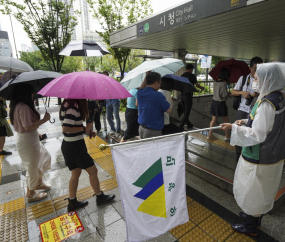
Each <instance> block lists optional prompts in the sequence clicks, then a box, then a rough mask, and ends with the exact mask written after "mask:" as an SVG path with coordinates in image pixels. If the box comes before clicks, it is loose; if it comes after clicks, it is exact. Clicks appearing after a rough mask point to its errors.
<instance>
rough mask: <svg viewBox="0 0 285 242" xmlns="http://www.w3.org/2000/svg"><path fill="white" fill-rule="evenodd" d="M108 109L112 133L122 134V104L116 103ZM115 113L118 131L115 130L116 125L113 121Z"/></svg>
mask: <svg viewBox="0 0 285 242" xmlns="http://www.w3.org/2000/svg"><path fill="white" fill-rule="evenodd" d="M106 109H107V120H108V123H109V125H110V127H111V130H112V131H115V132H117V133H121V119H120V115H119V111H120V102H116V103H114V104H109V105H108V107H107V108H106ZM113 112H114V116H115V119H116V125H117V129H115V124H114V121H113V115H112V114H113Z"/></svg>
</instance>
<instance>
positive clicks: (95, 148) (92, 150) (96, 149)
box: [88, 146, 102, 154]
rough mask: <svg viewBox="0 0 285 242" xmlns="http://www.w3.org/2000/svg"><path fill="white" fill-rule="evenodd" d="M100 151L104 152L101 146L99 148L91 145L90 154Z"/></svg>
mask: <svg viewBox="0 0 285 242" xmlns="http://www.w3.org/2000/svg"><path fill="white" fill-rule="evenodd" d="M98 152H102V151H101V150H100V149H99V148H97V147H95V146H94V147H92V148H91V146H90V148H89V149H88V153H89V154H94V153H98Z"/></svg>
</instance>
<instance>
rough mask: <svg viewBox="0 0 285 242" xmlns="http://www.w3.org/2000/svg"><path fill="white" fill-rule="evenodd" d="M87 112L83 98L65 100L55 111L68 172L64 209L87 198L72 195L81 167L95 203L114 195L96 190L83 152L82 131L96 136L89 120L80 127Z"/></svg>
mask: <svg viewBox="0 0 285 242" xmlns="http://www.w3.org/2000/svg"><path fill="white" fill-rule="evenodd" d="M88 114H89V110H88V106H87V101H86V100H85V99H65V100H64V101H63V103H62V105H61V108H60V112H59V118H60V120H61V122H62V132H63V135H64V139H63V142H62V146H61V150H62V154H63V156H64V159H65V163H66V166H67V167H68V169H69V170H70V171H71V178H70V181H69V198H67V199H68V202H69V203H68V211H72V210H75V209H77V208H81V207H85V206H86V205H88V201H81V202H80V201H78V200H77V198H76V192H77V188H78V182H79V177H80V175H81V172H82V169H84V170H86V172H87V173H88V174H89V180H90V184H91V186H92V188H93V190H94V196H96V202H97V205H101V204H104V203H108V202H111V201H112V200H113V199H114V198H115V195H105V194H104V193H103V192H102V191H101V190H100V184H99V179H98V176H97V173H98V171H97V168H96V166H95V164H94V161H93V159H92V158H91V156H90V155H89V154H88V152H87V148H86V145H85V141H84V134H85V133H90V132H91V136H93V137H95V136H96V133H95V132H94V131H91V130H92V129H93V124H92V123H89V124H87V126H86V127H84V126H83V121H84V120H86V118H88Z"/></svg>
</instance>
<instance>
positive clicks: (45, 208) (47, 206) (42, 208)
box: [26, 200, 55, 222]
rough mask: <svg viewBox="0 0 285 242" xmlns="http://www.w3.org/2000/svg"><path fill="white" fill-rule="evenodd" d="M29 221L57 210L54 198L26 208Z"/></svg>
mask: <svg viewBox="0 0 285 242" xmlns="http://www.w3.org/2000/svg"><path fill="white" fill-rule="evenodd" d="M26 211H27V218H28V222H29V221H32V220H35V219H38V218H41V217H44V216H46V215H49V214H51V213H53V212H55V209H54V205H53V202H52V200H48V201H45V202H42V203H38V204H36V205H33V206H31V207H28V208H27V209H26Z"/></svg>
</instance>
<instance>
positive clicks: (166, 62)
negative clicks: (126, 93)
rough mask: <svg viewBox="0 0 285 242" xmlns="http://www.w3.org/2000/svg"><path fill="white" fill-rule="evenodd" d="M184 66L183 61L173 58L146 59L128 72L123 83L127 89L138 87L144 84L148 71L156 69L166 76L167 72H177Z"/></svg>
mask: <svg viewBox="0 0 285 242" xmlns="http://www.w3.org/2000/svg"><path fill="white" fill-rule="evenodd" d="M182 67H184V63H183V61H182V60H178V59H173V58H165V59H159V60H152V61H145V62H144V63H142V64H141V65H139V66H138V67H136V68H135V69H133V70H131V71H130V72H128V74H127V75H126V76H125V77H124V79H123V80H122V81H121V84H122V85H123V86H124V87H125V88H126V89H127V90H130V89H132V88H138V87H139V86H140V85H141V84H142V82H143V80H144V78H145V73H146V72H147V71H155V72H158V73H159V74H160V75H161V76H165V75H167V74H173V73H175V72H177V71H178V70H180V69H181V68H182Z"/></svg>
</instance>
